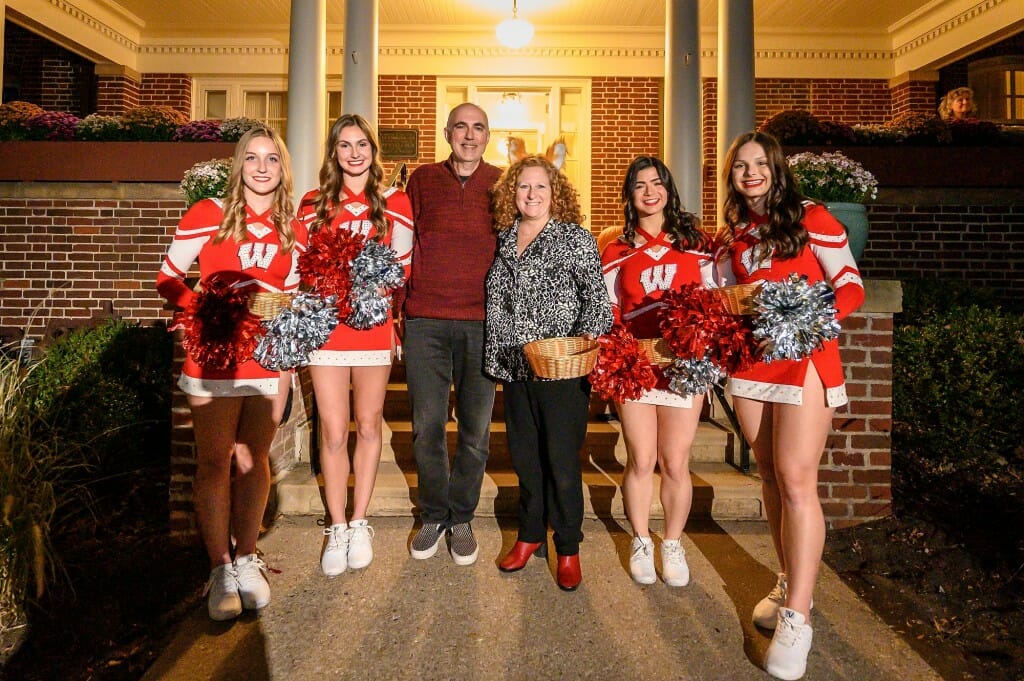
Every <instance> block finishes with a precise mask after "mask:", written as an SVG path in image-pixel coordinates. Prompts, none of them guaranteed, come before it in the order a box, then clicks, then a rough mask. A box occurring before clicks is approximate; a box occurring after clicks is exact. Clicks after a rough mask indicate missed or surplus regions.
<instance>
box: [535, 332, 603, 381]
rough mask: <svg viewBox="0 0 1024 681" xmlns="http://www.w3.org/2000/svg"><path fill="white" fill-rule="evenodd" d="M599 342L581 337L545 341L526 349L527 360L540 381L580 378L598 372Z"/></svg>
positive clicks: (542, 340) (547, 339)
mask: <svg viewBox="0 0 1024 681" xmlns="http://www.w3.org/2000/svg"><path fill="white" fill-rule="evenodd" d="M599 347H600V346H599V344H598V342H597V341H593V340H587V339H586V338H581V337H579V336H569V337H566V338H543V339H541V340H536V341H533V342H532V343H527V344H526V345H524V346H523V352H525V353H526V360H527V361H528V362H529V363H530V368H531V369H533V373H535V374H537V376H538V377H540V378H578V377H580V376H586V375H587V374H589V373H590V370H591V369H593V368H594V363H595V362H596V361H597V352H598V349H599Z"/></svg>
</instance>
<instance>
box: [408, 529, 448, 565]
mask: <svg viewBox="0 0 1024 681" xmlns="http://www.w3.org/2000/svg"><path fill="white" fill-rule="evenodd" d="M442 539H444V524H443V523H426V524H424V525H423V527H421V528H420V531H419V532H418V533H417V534H416V536H415V537H414V538H413V540H412V545H411V546H409V553H410V554H412V557H413V558H415V559H417V560H426V559H427V558H430V557H432V556H433V555H434V554H435V553H437V547H438V546H439V545H440V544H441V540H442Z"/></svg>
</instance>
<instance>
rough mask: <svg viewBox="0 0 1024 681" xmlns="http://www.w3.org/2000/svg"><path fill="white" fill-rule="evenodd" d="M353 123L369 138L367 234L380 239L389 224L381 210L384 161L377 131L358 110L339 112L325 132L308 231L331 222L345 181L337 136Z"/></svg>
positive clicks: (383, 200) (386, 232) (384, 201)
mask: <svg viewBox="0 0 1024 681" xmlns="http://www.w3.org/2000/svg"><path fill="white" fill-rule="evenodd" d="M350 127H356V128H359V130H360V131H361V132H362V133H363V134H364V135H366V139H367V140H369V141H370V149H371V151H372V154H373V158H372V160H371V161H370V168H369V170H368V171H367V180H366V198H367V200H368V201H369V202H370V214H369V215H368V218H369V220H370V222H371V223H372V224H373V227H374V230H373V234H371V235H370V238H371V239H373V240H374V241H377V242H380V241H383V240H384V237H386V236H387V234H388V230H389V229H390V228H391V224H390V223H389V222H388V219H387V217H386V216H385V214H384V209H385V208H387V205H388V202H387V199H386V198H385V197H384V188H383V187H382V185H383V183H384V165H383V163H382V162H381V157H380V141H379V140H378V138H377V132H376V131H375V130H374V129H373V126H372V125H370V123H369V121H367V120H366V119H365V118H363V117H362V116H360V115H359V114H342V115H341V116H340V117H339V118H338V120H336V121H334V124H333V125H331V132H330V133H329V134H328V135H327V143H326V145H325V148H324V160H323V163H322V164H321V165H320V189H319V191H318V192H317V194H316V198H315V199H313V205H314V208H315V210H316V217H315V218H314V219H313V222H312V223H311V224H310V226H309V231H310V233H313V232H316V231H317V230H319V229H321V228H322V227H325V226H327V225H330V224H331V220H333V219H334V216H335V214H336V213H337V210H338V205H339V204H340V203H341V193H342V192H341V190H342V186H343V185H344V183H345V174H344V173H343V172H342V171H341V168H340V167H339V166H338V149H337V147H338V139H339V138H340V137H341V131H342V130H344V129H345V128H350Z"/></svg>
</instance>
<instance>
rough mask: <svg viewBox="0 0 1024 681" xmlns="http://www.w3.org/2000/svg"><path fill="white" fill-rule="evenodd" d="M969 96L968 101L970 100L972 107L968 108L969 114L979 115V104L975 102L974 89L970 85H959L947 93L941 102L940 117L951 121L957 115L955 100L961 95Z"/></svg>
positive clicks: (971, 116) (970, 116)
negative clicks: (954, 113)
mask: <svg viewBox="0 0 1024 681" xmlns="http://www.w3.org/2000/svg"><path fill="white" fill-rule="evenodd" d="M965 96H966V97H967V101H968V102H970V104H971V105H970V108H968V109H967V116H968V117H969V118H974V117H975V116H977V115H978V105H977V104H975V103H974V90H972V89H971V88H969V87H957V88H953V89H952V90H950V91H949V92H947V93H946V96H945V97H943V98H942V101H941V102H939V118H941V119H942V120H944V121H951V120H953V119H954V118H956V116H954V115H953V102H955V101H956V100H957V99H958V98H959V97H965Z"/></svg>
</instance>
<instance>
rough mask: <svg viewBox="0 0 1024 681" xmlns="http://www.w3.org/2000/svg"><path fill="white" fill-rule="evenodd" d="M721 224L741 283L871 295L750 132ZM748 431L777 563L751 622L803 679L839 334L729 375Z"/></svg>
mask: <svg viewBox="0 0 1024 681" xmlns="http://www.w3.org/2000/svg"><path fill="white" fill-rule="evenodd" d="M722 175H723V179H724V181H725V182H724V183H725V184H726V185H727V189H726V196H725V223H726V225H728V227H729V228H730V230H731V234H730V236H731V244H730V245H729V249H728V264H729V265H730V266H731V270H732V273H731V275H727V280H726V283H731V277H732V276H735V279H736V281H738V282H739V283H741V284H745V283H749V282H757V281H780V280H783V279H787V278H788V277H789V276H790V274H793V273H795V274H799V275H803V276H806V277H807V280H808V282H809V283H811V284H814V283H817V282H821V281H824V282H827V283H828V285H829V286H830V287H831V288H832V289H833V290H834V291H835V297H836V302H835V307H836V309H837V310H838V312H837V313H836V318H837V319H843V318H844V317H846V316H847V315H849V314H850V313H851V312H853V311H854V310H856V309H857V308H858V307H860V305H861V303H863V302H864V285H863V282H862V281H861V278H860V272H859V271H858V269H857V265H856V263H855V262H854V260H853V255H852V254H851V253H850V246H849V243H848V242H847V238H846V233H845V231H844V230H843V226H842V225H841V224H839V223H838V222H837V221H836V219H835V218H833V217H832V216H831V215H830V214H829V212H828V210H826V208H825V207H824V206H820V205H817V204H815V203H812V202H810V201H807V200H806V199H804V197H802V196H801V195H800V193H799V192H798V191H797V185H796V181H795V180H794V179H793V174H792V172H791V171H790V169H789V165H788V164H787V163H786V158H785V156H784V155H783V153H782V147H781V146H780V145H779V143H778V141H776V139H775V138H774V137H772V136H771V135H768V134H765V133H761V132H751V133H745V134H743V135H740V136H739V137H738V138H736V140H735V141H734V142H733V143H732V146H731V147H730V148H729V152H728V154H727V155H726V157H725V162H724V163H723V164H722ZM729 392H730V393H731V394H732V396H733V406H734V407H735V409H736V416H737V418H738V419H739V422H740V427H741V428H742V430H743V436H744V437H745V438H746V439H747V441H748V442H749V443H750V446H751V449H753V450H754V456H755V458H756V459H757V470H758V473H759V474H760V475H761V479H762V493H763V496H764V506H765V513H766V515H767V516H768V527H769V529H770V531H771V535H772V541H773V542H774V544H775V553H776V555H777V556H778V559H779V565H780V567H781V570H780V574H779V576H778V580H777V582H776V585H775V587H774V588H773V589H772V591H771V592H770V593H769V594H768V596H766V597H765V598H763V599H761V601H760V602H759V603H758V604H757V605H756V606H755V607H754V613H753V619H754V623H755V624H757V625H758V626H760V627H764V628H767V629H775V634H774V636H773V638H772V642H771V645H769V646H768V652H767V654H766V656H765V669H766V670H767V671H768V673H769V674H771V675H772V676H775V677H777V678H780V679H799V678H800V677H802V676H803V674H804V671H805V669H806V667H807V654H808V652H810V649H811V634H812V632H811V625H810V616H811V603H812V595H813V590H814V582H815V580H816V579H817V576H818V564H819V563H820V562H821V553H822V549H823V548H824V543H825V520H824V516H823V514H822V510H821V503H820V502H819V500H818V462H819V460H820V459H821V452H822V450H823V449H824V447H825V440H826V438H827V437H828V433H829V429H830V428H831V425H832V415H833V413H834V412H835V409H836V407H838V406H841V405H843V404H846V402H847V399H846V386H845V383H844V381H843V368H842V365H841V364H840V361H839V343H838V341H837V340H835V339H833V340H830V341H827V342H825V343H824V344H823V345H822V347H820V348H818V349H817V350H815V351H814V352H812V353H811V354H810V356H809V357H805V358H803V359H780V360H775V361H772V362H770V363H768V362H759V363H758V364H756V365H755V366H754V367H753V368H751V369H748V370H746V371H741V372H738V373H736V374H733V375H732V376H730V378H729Z"/></svg>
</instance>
